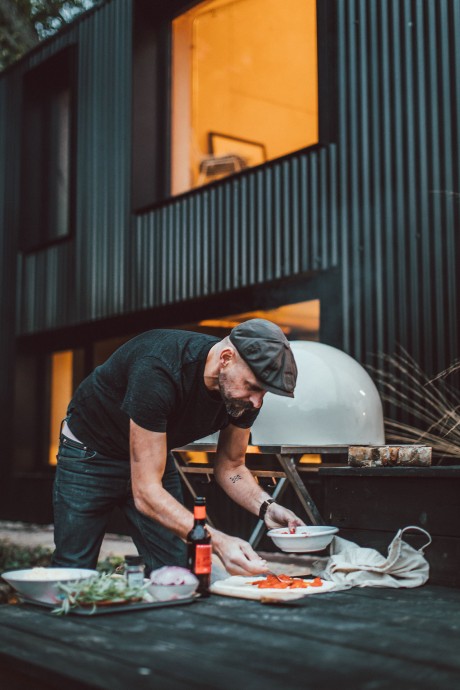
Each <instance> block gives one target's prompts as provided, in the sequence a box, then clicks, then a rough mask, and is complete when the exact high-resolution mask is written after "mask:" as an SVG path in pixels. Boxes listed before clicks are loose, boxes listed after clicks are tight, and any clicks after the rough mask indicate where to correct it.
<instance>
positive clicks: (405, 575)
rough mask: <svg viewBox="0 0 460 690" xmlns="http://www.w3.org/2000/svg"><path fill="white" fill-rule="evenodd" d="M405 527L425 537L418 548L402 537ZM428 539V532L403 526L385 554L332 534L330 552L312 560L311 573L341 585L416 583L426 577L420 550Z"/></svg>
mask: <svg viewBox="0 0 460 690" xmlns="http://www.w3.org/2000/svg"><path fill="white" fill-rule="evenodd" d="M409 530H411V531H418V532H422V533H423V534H424V535H425V536H426V537H427V539H428V541H427V543H426V544H424V545H423V546H422V547H421V548H419V549H415V548H413V547H412V546H410V544H408V543H407V542H405V541H404V540H403V538H402V537H403V535H404V533H405V532H408V531H409ZM431 541H432V539H431V536H430V535H429V534H428V532H427V531H426V530H424V529H422V528H421V527H416V526H413V525H410V526H408V527H404V528H403V529H400V530H398V532H397V533H396V535H395V537H394V538H393V540H392V541H391V543H390V545H389V547H388V555H387V556H386V557H385V556H382V554H380V553H379V552H378V551H376V550H375V549H370V548H364V547H361V546H358V545H357V544H354V543H353V542H351V541H348V540H346V539H342V538H341V537H334V539H333V540H332V542H331V545H330V556H328V557H321V558H317V559H314V560H312V561H311V562H310V568H311V572H312V574H313V575H315V576H319V577H321V578H324V579H325V580H332V581H333V582H335V583H336V584H337V585H341V586H342V587H343V588H348V587H392V588H397V587H419V586H420V585H423V584H425V582H427V580H428V577H429V571H430V567H429V563H428V561H427V560H426V558H425V556H424V550H425V549H426V548H427V546H429V545H430V544H431Z"/></svg>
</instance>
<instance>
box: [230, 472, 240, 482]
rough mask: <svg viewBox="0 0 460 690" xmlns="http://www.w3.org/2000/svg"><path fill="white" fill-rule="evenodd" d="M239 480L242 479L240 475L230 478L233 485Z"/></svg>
mask: <svg viewBox="0 0 460 690" xmlns="http://www.w3.org/2000/svg"><path fill="white" fill-rule="evenodd" d="M239 479H243V477H242V476H241V474H235V475H233V477H230V481H231V482H233V484H235V483H236V482H237V481H238V480H239Z"/></svg>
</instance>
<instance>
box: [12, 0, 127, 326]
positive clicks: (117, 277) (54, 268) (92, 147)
mask: <svg viewBox="0 0 460 690" xmlns="http://www.w3.org/2000/svg"><path fill="white" fill-rule="evenodd" d="M130 22H131V3H130V2H125V1H124V2H112V3H108V4H107V5H104V6H103V7H101V8H100V9H99V10H98V11H96V12H94V13H93V14H91V15H90V16H89V17H88V19H87V20H82V21H81V22H78V23H77V24H76V25H75V29H74V30H72V31H67V32H65V33H64V34H63V35H62V36H60V37H58V38H57V39H56V40H55V41H53V42H51V43H49V44H47V45H46V46H44V49H43V50H42V51H37V52H35V53H33V55H32V56H31V59H30V63H29V64H30V66H32V65H34V64H38V63H39V62H41V61H42V60H44V59H46V58H47V57H49V56H50V55H52V54H54V53H55V52H57V51H58V50H60V49H61V48H62V47H64V46H65V45H69V44H70V43H72V42H77V43H78V45H79V51H78V58H79V64H78V111H77V130H78V135H77V185H76V186H77V200H76V207H77V218H76V228H75V240H74V241H73V242H69V243H64V244H60V245H57V246H54V247H50V248H47V249H44V250H42V251H38V252H36V253H33V254H30V255H27V256H24V257H22V284H21V293H22V299H21V305H22V306H21V314H20V318H19V326H18V327H19V332H20V333H21V334H27V333H33V332H36V331H38V332H39V331H43V330H46V329H53V328H56V327H60V326H66V325H71V324H74V323H79V322H84V321H91V320H94V319H98V318H103V317H105V316H108V315H116V314H119V313H122V312H123V311H124V310H125V309H126V300H127V295H128V294H129V292H130V291H129V284H128V283H129V231H128V228H129V217H130V216H129V214H130V210H129V203H130V199H129V194H130V138H129V135H128V133H129V131H130V116H131V29H130ZM29 64H27V63H26V65H25V67H24V68H27V67H28V66H29Z"/></svg>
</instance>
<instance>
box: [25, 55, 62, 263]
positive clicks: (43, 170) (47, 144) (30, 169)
mask: <svg viewBox="0 0 460 690" xmlns="http://www.w3.org/2000/svg"><path fill="white" fill-rule="evenodd" d="M73 64H74V60H73V50H72V49H70V48H67V49H66V50H64V51H61V52H59V53H58V54H57V55H55V56H53V57H52V58H50V59H49V60H47V61H46V62H44V63H43V64H41V65H39V66H38V67H36V68H34V69H33V70H31V71H30V72H28V73H27V75H26V76H25V78H24V85H23V113H24V115H23V123H22V151H21V219H20V221H21V249H23V250H25V251H27V250H30V249H34V248H36V247H38V246H41V245H44V244H47V243H49V242H52V241H56V240H59V239H62V238H64V237H67V236H68V235H69V233H70V226H71V209H72V177H73V175H72V155H71V152H72V125H73V123H72V101H73V98H72V91H73V84H72V82H73V79H72V66H73Z"/></svg>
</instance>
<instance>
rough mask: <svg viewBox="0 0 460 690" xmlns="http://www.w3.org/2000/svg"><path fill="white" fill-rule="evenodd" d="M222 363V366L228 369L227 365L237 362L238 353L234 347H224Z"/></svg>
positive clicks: (221, 354) (221, 355) (221, 357)
mask: <svg viewBox="0 0 460 690" xmlns="http://www.w3.org/2000/svg"><path fill="white" fill-rule="evenodd" d="M219 358H220V363H221V366H223V367H226V366H227V364H230V363H231V362H233V361H235V358H236V352H235V350H234V349H233V347H230V346H228V347H224V349H223V350H222V351H221V353H220V357H219Z"/></svg>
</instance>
